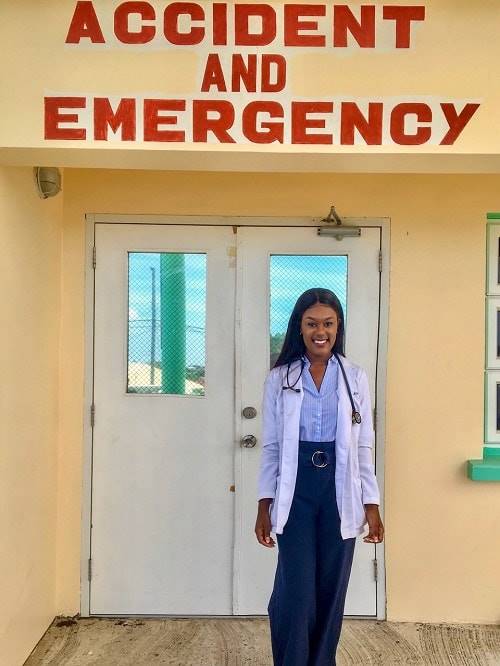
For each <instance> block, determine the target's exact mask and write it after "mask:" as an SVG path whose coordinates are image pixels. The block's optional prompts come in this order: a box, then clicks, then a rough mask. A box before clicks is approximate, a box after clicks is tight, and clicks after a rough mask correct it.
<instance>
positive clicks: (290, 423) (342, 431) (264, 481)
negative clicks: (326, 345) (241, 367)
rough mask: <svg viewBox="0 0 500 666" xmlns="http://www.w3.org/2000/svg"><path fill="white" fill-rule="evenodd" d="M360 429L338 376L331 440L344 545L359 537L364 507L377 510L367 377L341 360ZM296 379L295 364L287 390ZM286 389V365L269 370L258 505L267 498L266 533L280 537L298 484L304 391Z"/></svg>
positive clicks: (364, 523)
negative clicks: (268, 527)
mask: <svg viewBox="0 0 500 666" xmlns="http://www.w3.org/2000/svg"><path fill="white" fill-rule="evenodd" d="M341 361H342V362H343V365H344V368H345V372H346V375H347V380H348V381H349V386H350V387H351V393H352V396H353V400H354V405H355V407H356V410H357V411H359V413H360V414H361V423H360V424H357V423H354V424H353V423H352V407H351V402H350V400H349V394H348V392H347V388H346V385H345V382H344V379H343V377H342V374H341V371H340V368H339V372H338V382H337V395H338V411H337V430H336V438H335V457H336V469H335V488H336V499H337V506H338V510H339V515H340V521H341V522H340V532H341V535H342V538H343V539H349V538H351V537H356V536H358V535H360V534H362V533H363V531H364V529H365V525H366V514H365V509H364V506H363V505H364V504H380V493H379V488H378V483H377V479H376V478H375V472H374V465H373V456H372V448H373V440H374V433H373V420H372V408H371V399H370V390H369V386H368V378H367V376H366V372H365V371H364V370H363V369H362V368H360V367H359V366H357V365H354V363H351V362H350V361H349V360H348V359H346V358H343V357H342V358H341ZM299 373H300V361H295V362H294V363H292V365H291V366H290V371H289V378H290V386H292V385H293V384H294V382H295V381H296V379H297V378H298V377H299ZM283 386H287V381H286V365H285V366H280V367H278V368H273V369H272V370H271V372H270V373H269V374H268V376H267V379H266V381H265V384H264V399H263V403H262V421H263V422H262V452H261V460H260V470H259V478H258V495H257V499H261V498H263V497H270V498H272V499H273V502H272V503H271V506H270V517H271V531H272V532H274V533H275V534H282V533H283V527H284V526H285V524H286V521H287V519H288V515H289V513H290V507H291V504H292V499H293V493H294V489H295V481H296V478H297V465H298V444H299V423H300V409H301V405H302V399H303V395H304V391H303V388H302V378H300V379H298V381H297V383H296V385H295V387H294V388H297V389H300V392H299V393H297V392H295V391H290V390H286V391H284V390H283V388H282V387H283Z"/></svg>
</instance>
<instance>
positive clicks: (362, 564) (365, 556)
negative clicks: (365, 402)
mask: <svg viewBox="0 0 500 666" xmlns="http://www.w3.org/2000/svg"><path fill="white" fill-rule="evenodd" d="M379 248H380V229H378V228H376V227H372V228H364V229H363V230H362V235H361V237H355V238H345V239H343V240H342V241H337V240H335V239H334V238H328V237H320V236H318V235H317V234H316V229H315V228H310V227H308V228H293V229H290V228H256V227H243V228H240V229H239V231H238V286H237V294H238V297H237V300H238V305H237V312H238V322H239V328H238V330H239V339H238V340H237V349H238V352H237V355H238V361H239V362H238V366H239V367H240V377H239V379H238V384H237V386H238V389H239V390H238V391H237V402H236V413H237V415H238V416H237V428H238V429H239V432H240V434H241V435H247V434H255V435H256V436H257V438H258V439H259V434H260V426H261V420H260V409H261V402H262V387H263V383H264V379H265V376H266V374H267V372H268V371H269V367H270V323H271V329H273V325H274V326H275V327H276V326H277V324H276V323H275V322H276V317H275V316H274V314H273V312H271V316H270V303H271V302H272V307H273V308H277V309H278V310H279V309H283V310H285V309H286V308H285V306H286V305H288V308H287V309H286V315H287V316H286V317H283V319H282V322H283V326H285V325H286V321H287V318H288V315H289V314H290V312H291V308H292V307H293V304H294V302H295V300H296V298H297V297H298V296H299V295H300V293H302V292H303V291H305V290H306V289H309V288H312V287H327V288H333V289H334V291H338V292H343V294H342V293H338V295H339V297H340V300H341V301H342V300H345V303H346V306H347V307H346V308H345V310H346V311H345V315H346V354H347V356H348V357H349V358H350V359H352V360H353V361H354V362H355V363H359V364H360V365H362V366H363V367H364V368H365V369H366V371H367V372H368V375H369V378H370V387H371V392H372V399H373V398H374V396H375V371H376V352H377V339H378V316H379V270H378V264H379ZM335 256H338V259H335ZM287 265H289V267H290V268H289V271H288V272H287V270H286V266H287ZM329 266H331V270H329ZM283 315H285V312H283ZM270 319H271V322H270ZM273 322H274V323H273ZM278 328H279V326H278ZM275 330H278V329H277V328H275ZM280 330H284V329H283V328H282V329H280ZM271 332H273V330H271ZM245 406H253V407H256V408H257V409H258V412H259V413H258V415H257V417H256V418H255V419H252V420H247V419H244V418H243V417H242V416H241V410H242V408H243V407H245ZM260 451H261V449H260V443H259V442H258V443H257V446H255V448H240V450H239V452H238V454H237V455H238V457H239V462H238V464H237V477H236V487H237V490H238V492H237V497H236V500H237V504H236V524H237V525H240V527H239V528H238V529H237V532H236V543H235V553H237V554H238V559H237V568H236V576H235V613H239V614H265V613H267V602H268V600H269V596H270V593H271V590H272V585H273V579H274V571H275V568H276V561H277V555H278V546H277V545H276V546H275V547H274V548H273V549H267V548H264V547H263V546H261V545H260V544H258V543H257V541H256V538H255V534H254V524H255V517H256V509H257V502H256V494H257V474H258V467H259V461H260ZM374 557H375V546H374V545H373V544H365V543H363V541H362V538H361V537H360V538H358V540H357V543H356V548H355V556H354V562H353V568H352V574H351V580H350V585H349V591H348V596H347V600H346V608H345V613H346V614H347V615H375V614H376V584H375V579H374V569H373V559H374Z"/></svg>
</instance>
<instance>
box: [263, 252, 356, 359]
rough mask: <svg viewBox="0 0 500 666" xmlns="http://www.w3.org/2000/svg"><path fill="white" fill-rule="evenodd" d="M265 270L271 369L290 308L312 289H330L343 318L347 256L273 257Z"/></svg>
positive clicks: (278, 350) (278, 351) (288, 255)
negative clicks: (268, 289)
mask: <svg viewBox="0 0 500 666" xmlns="http://www.w3.org/2000/svg"><path fill="white" fill-rule="evenodd" d="M269 270H270V276H269V283H270V308H269V315H270V317H269V318H270V321H269V331H270V345H269V348H270V353H271V358H270V367H271V368H272V367H273V366H274V363H275V362H276V359H277V358H278V355H279V353H280V351H281V347H282V345H283V340H284V339H285V334H286V328H287V324H288V320H289V318H290V315H291V313H292V310H293V306H294V305H295V302H296V300H297V298H298V297H299V296H300V295H301V294H302V293H303V292H304V291H306V290H307V289H312V288H313V287H322V288H323V289H330V290H331V291H333V292H334V293H335V294H336V295H337V296H338V298H339V300H340V302H341V304H342V308H343V310H344V318H347V311H346V309H347V256H346V255H335V256H332V255H295V254H294V255H291V254H273V255H271V257H270V269H269ZM344 325H345V324H344Z"/></svg>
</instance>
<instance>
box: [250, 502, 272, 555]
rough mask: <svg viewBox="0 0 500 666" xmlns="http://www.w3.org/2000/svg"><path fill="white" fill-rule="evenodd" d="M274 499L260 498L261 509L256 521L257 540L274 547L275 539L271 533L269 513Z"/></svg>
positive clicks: (268, 546)
mask: <svg viewBox="0 0 500 666" xmlns="http://www.w3.org/2000/svg"><path fill="white" fill-rule="evenodd" d="M271 502H272V499H269V498H265V499H261V500H259V510H258V512H257V520H256V521H255V535H256V537H257V541H258V542H259V543H260V544H261V545H262V546H266V547H267V548H273V547H274V539H273V538H272V536H271V535H270V534H271V517H270V515H269V505H270V504H271Z"/></svg>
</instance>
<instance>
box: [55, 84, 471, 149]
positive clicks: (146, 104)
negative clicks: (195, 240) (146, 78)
mask: <svg viewBox="0 0 500 666" xmlns="http://www.w3.org/2000/svg"><path fill="white" fill-rule="evenodd" d="M478 108H479V104H478V103H471V102H465V103H457V101H454V102H447V101H443V102H439V101H435V100H434V99H432V100H428V101H401V100H392V101H391V100H382V101H381V100H378V101H371V102H370V101H368V102H366V101H363V102H360V101H352V100H345V99H342V100H336V99H333V100H319V101H313V100H290V101H289V102H287V103H283V102H282V101H280V102H278V101H276V100H273V99H269V100H265V99H261V100H256V101H250V102H248V103H245V101H242V100H241V97H236V96H235V98H234V99H209V98H203V97H202V96H195V97H193V98H192V99H180V98H175V99H162V98H147V97H144V98H139V97H128V98H120V99H112V98H108V97H94V96H90V95H87V96H78V97H67V96H52V97H45V139H51V140H65V141H68V140H69V141H75V140H78V141H103V142H106V141H118V142H161V143H165V142H167V143H168V142H174V143H222V144H227V143H252V144H272V143H279V144H313V145H321V144H323V145H341V146H342V145H344V146H345V145H347V146H349V145H360V144H361V145H374V146H377V145H378V146H380V145H388V144H394V145H400V146H416V145H422V144H434V145H452V144H454V143H455V141H456V139H457V138H458V137H459V136H460V134H461V133H462V131H463V130H464V128H465V127H466V125H467V123H468V122H469V121H470V119H471V118H472V116H473V115H474V113H475V112H476V111H477V109H478Z"/></svg>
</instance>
